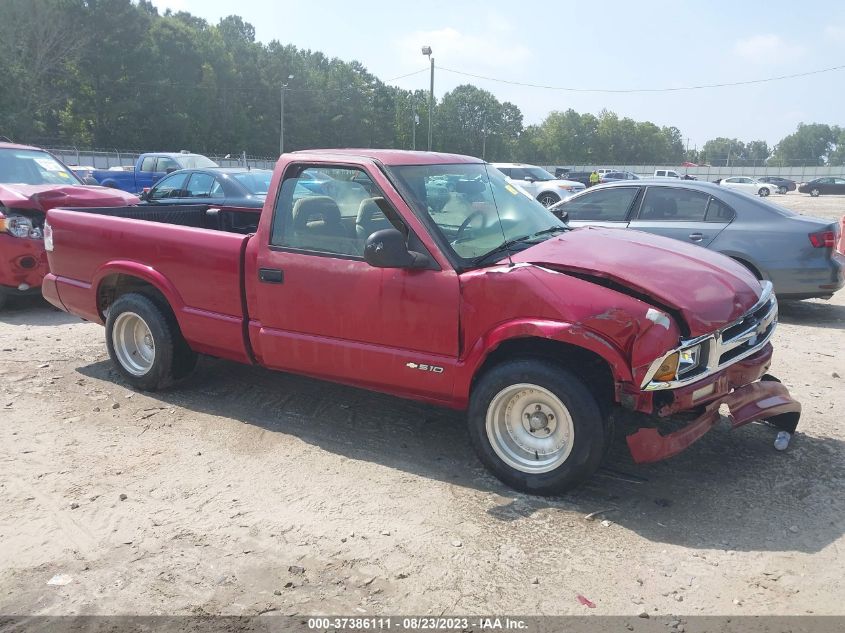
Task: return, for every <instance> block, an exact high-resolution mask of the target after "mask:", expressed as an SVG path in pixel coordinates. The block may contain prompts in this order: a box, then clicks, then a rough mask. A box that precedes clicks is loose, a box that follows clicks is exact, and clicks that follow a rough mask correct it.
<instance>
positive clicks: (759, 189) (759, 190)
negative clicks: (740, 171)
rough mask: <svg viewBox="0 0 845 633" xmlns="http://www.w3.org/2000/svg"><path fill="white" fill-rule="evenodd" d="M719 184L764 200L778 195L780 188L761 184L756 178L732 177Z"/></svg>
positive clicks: (765, 183) (766, 183) (769, 184)
mask: <svg viewBox="0 0 845 633" xmlns="http://www.w3.org/2000/svg"><path fill="white" fill-rule="evenodd" d="M719 184H720V185H722V186H723V187H728V188H730V189H739V190H740V191H744V192H745V193H750V194H754V195H758V196H760V197H762V198H765V197H766V196H770V195H772V194H773V193H777V190H778V186H777V185H773V184H771V183H768V182H760V181H759V180H757V179H756V178H749V177H748V176H731V177H730V178H722V180H720V181H719Z"/></svg>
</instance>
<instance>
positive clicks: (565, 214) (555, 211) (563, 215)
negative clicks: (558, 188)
mask: <svg viewBox="0 0 845 633" xmlns="http://www.w3.org/2000/svg"><path fill="white" fill-rule="evenodd" d="M549 211H551V212H552V215H554V216H555V217H556V218H557V219H558V220H560V221H561V222H563V223H565V224H568V223H569V211H567V210H566V209H562V208H561V207H558V208H555V207H553V206H552V207H549Z"/></svg>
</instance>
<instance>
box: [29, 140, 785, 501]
mask: <svg viewBox="0 0 845 633" xmlns="http://www.w3.org/2000/svg"><path fill="white" fill-rule="evenodd" d="M309 170H318V171H319V172H321V173H324V174H327V175H328V176H330V177H331V178H332V179H334V180H335V181H336V183H337V186H335V187H332V188H331V190H330V192H327V191H325V190H322V189H321V190H318V191H314V189H313V188H309V187H308V186H307V185H308V184H309V183H311V182H312V179H313V176H312V175H311V173H313V172H310V173H309ZM444 191H446V192H448V195H447V197H446V199H445V200H441V199H440V198H441V197H442V195H443V192H444ZM435 192H436V193H435ZM431 195H436V196H437V197H438V201H439V202H441V203H442V204H438V205H436V208H435V207H434V206H432V205H431V204H429V200H428V198H429V197H430V196H431ZM244 213H248V214H250V217H251V218H252V220H251V221H244V220H243V219H242V218H243V217H244V216H243V214H244ZM239 218H241V219H240V220H239ZM256 224H257V229H256V228H254V227H255V226H256ZM238 227H241V228H238ZM45 243H46V246H47V251H48V258H49V261H50V270H51V272H50V274H49V275H47V278H46V279H45V282H44V296H45V297H46V298H47V299H48V300H49V301H50V302H51V303H53V304H54V305H55V306H57V307H59V308H61V309H63V310H66V311H68V312H71V313H73V314H76V315H78V316H81V317H83V318H85V319H87V320H89V321H94V322H97V323H100V324H103V325H105V327H106V345H107V347H108V350H109V354H110V356H111V358H112V360H113V362H114V363H115V365H116V367H117V368H118V370H119V371H120V372H121V373H122V375H123V376H124V378H125V379H126V380H127V381H128V382H129V383H130V384H132V385H134V386H135V387H137V388H139V389H146V390H155V389H161V388H164V387H167V386H169V385H171V384H173V383H174V381H177V380H179V379H180V378H184V377H185V376H186V375H188V374H189V373H190V372H191V370H192V369H193V367H194V364H195V362H196V357H197V354H209V355H212V356H218V357H221V358H226V359H230V360H234V361H238V362H242V363H247V364H257V365H262V366H264V367H268V368H271V369H277V370H281V371H287V372H293V373H299V374H303V375H308V376H312V377H316V378H322V379H326V380H332V381H336V382H341V383H346V384H350V385H355V386H358V387H363V388H366V389H371V390H374V391H381V392H385V393H390V394H394V395H397V396H401V397H406V398H413V399H416V400H422V401H426V402H429V403H433V404H437V405H442V406H446V407H451V408H455V409H467V410H468V418H469V433H470V437H471V440H472V442H473V444H474V446H475V448H476V451H477V453H478V455H479V457H480V459H481V461H482V462H483V463H484V464H485V465H486V466H487V467H488V468H489V469H490V470H491V471H492V472H493V473H494V474H495V475H496V476H497V477H499V478H500V479H501V480H502V481H504V482H506V483H508V484H510V485H511V486H513V487H515V488H518V489H520V490H524V491H529V492H532V493H541V494H553V493H558V492H560V491H562V490H565V489H567V488H568V487H570V486H572V485H574V484H576V483H578V482H580V481H582V480H584V479H585V478H587V477H589V476H590V475H591V474H592V472H593V471H594V470H595V469H596V468H597V467H598V465H599V463H600V461H601V459H602V457H603V455H604V453H605V446H606V444H607V442H608V441H609V440H610V438H611V437H612V433H611V430H612V428H611V427H612V425H613V424H614V421H613V420H614V416H612V415H611V413H612V411H613V409H614V408H615V407H623V408H626V409H629V410H632V411H636V412H639V413H642V414H646V415H644V416H641V417H640V418H639V419H641V420H642V426H643V428H640V429H639V430H638V431H637V432H636V433H632V434H631V435H629V437H628V445H629V447H630V450H631V452H632V454H633V457H634V458H635V459H636V460H637V461H641V462H648V461H655V460H659V459H664V458H666V457H670V456H672V455H675V454H677V453H679V452H680V451H681V450H683V449H684V448H685V447H687V446H689V445H690V444H692V443H693V442H694V441H696V440H697V439H698V438H700V437H701V436H702V435H703V434H704V433H706V432H707V431H708V430H710V429H711V428H712V427H713V426H714V425H715V424H716V423H717V422H718V421H719V419H720V416H719V406H720V405H722V404H726V405H728V406H729V407H730V410H731V421H732V424H733V426H734V427H737V426H740V425H742V424H746V423H748V422H750V421H752V420H759V419H764V418H765V419H768V420H770V421H771V422H772V423H774V424H775V425H777V426H779V427H780V428H784V429H786V430H789V431H794V429H795V424H797V421H798V416H799V412H800V410H801V406H800V404H798V403H797V402H796V401H795V400H793V399H792V398H791V397H790V396H789V393H788V391H787V389H786V388H785V387H784V386H783V385H781V384H780V383H778V382H775V381H772V380H761V378H763V377H764V375H765V374H766V372H767V371H768V368H769V366H770V364H771V358H772V345H771V343H770V342H769V341H770V338H771V336H772V333H773V332H774V328H775V325H776V323H777V301H776V299H775V297H774V295H773V294H772V291H771V284H769V283H768V282H762V285H761V283H760V282H758V281H757V279H756V278H755V277H754V276H753V275H752V274H751V273H750V272H748V270H747V269H745V268H744V267H743V266H741V265H740V264H737V263H736V262H734V261H732V260H730V259H728V258H727V257H724V256H722V255H719V254H716V253H712V252H710V251H707V250H705V249H702V248H699V247H697V246H693V245H687V244H681V243H678V242H677V241H675V240H671V239H669V238H664V237H660V236H654V235H649V234H646V233H639V232H629V231H624V230H617V229H607V228H593V227H589V228H581V229H574V230H573V229H570V228H568V227H567V226H566V225H565V224H563V223H562V222H561V221H560V220H558V219H557V218H555V217H554V216H553V215H552V214H550V213H549V212H548V211H547V210H546V209H545V208H544V207H542V206H541V205H540V204H539V203H538V202H537V201H536V200H533V199H532V198H531V197H529V196H526V195H525V194H524V193H522V192H521V191H519V190H518V189H516V188H515V187H513V186H512V185H511V184H509V183H508V182H507V180H506V179H505V178H504V176H503V175H502V174H500V173H499V172H498V171H496V170H495V169H493V168H491V167H490V166H488V165H487V164H485V163H484V162H482V161H480V160H478V159H475V158H470V157H467V156H457V155H449V154H433V153H423V152H403V151H393V150H323V151H310V152H302V153H298V152H297V153H293V154H285V155H283V156H282V157H281V158H280V159H279V161H278V163H277V164H276V169H275V172H274V175H273V179H272V181H271V185H270V190H269V192H268V195H267V199H266V203H265V205H264V208H263V209H262V210H260V211H258V210H256V211H248V210H243V209H241V210H237V209H230V210H226V209H223V208H220V207H217V206H214V205H212V204H209V205H204V206H193V207H185V208H183V209H181V210H179V211H176V210H174V209H172V208H168V209H160V208H149V207H147V208H143V207H130V208H125V209H109V210H101V209H81V210H76V211H75V210H72V209H52V210H51V211H49V212H48V214H47V225H46V226H45ZM374 402H375V401H374ZM675 416H681V419H683V420H686V421H687V422H688V423H687V425H686V426H685V427H683V428H681V429H680V430H675V431H670V425H669V424H668V423H669V421H670V420H672V418H674V417H675ZM679 422H681V420H675V421H674V424H677V423H679ZM661 431H662V432H661Z"/></svg>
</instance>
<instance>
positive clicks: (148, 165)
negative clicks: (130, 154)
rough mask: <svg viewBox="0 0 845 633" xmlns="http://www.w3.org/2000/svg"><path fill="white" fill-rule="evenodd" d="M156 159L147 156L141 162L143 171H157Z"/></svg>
mask: <svg viewBox="0 0 845 633" xmlns="http://www.w3.org/2000/svg"><path fill="white" fill-rule="evenodd" d="M155 167H156V157H155V156H147V157H146V158H144V160H142V161H141V171H155Z"/></svg>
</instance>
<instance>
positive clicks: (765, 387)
mask: <svg viewBox="0 0 845 633" xmlns="http://www.w3.org/2000/svg"><path fill="white" fill-rule="evenodd" d="M762 285H763V292H762V294H761V296H760V299H759V300H758V302H757V303H756V304H755V305H754V306H753V307H752V308H751V310H749V311H748V312H747V313H746V314H745V315H743V316H742V317H741V318H740V319H738V320H736V321H734V322H733V323H730V324H728V325H727V326H725V327H723V328H720V329H719V330H718V331H716V332H714V333H712V334H708V335H705V336H700V337H697V338H695V339H692V340H686V341H682V342H681V344H680V345H679V346H678V347H677V348H675V349H673V350H670V351H669V352H667V353H666V354H664V355H663V356H661V357H659V358H657V359H655V360H654V361H653V362H652V363H651V364H650V365H649V366H648V368H647V369H646V371H645V374H644V376H643V377H642V381H641V383H640V388H639V389H638V390H635V389H633V388H631V389H628V390H627V391H623V393H622V394H621V401H622V404H623V405H624V406H626V407H627V408H630V409H633V410H636V411H640V412H643V413H652V414H654V415H656V416H658V418H668V417H669V416H673V415H675V414H679V413H683V412H690V411H696V410H701V413H700V415H698V416H697V417H696V418H695V419H693V420H692V422H690V423H689V424H688V425H687V426H685V427H684V428H682V429H680V430H678V431H675V432H673V433H669V434H666V435H661V434H660V432H659V430H658V429H657V428H641V429H640V430H639V431H637V432H636V433H634V434H632V435H629V436H628V437H627V442H628V447H629V449H630V451H631V455H632V457H633V458H634V461H636V462H638V463H644V462H654V461H659V460H662V459H666V458H668V457H672V456H673V455H677V454H678V453H680V452H681V451H683V450H684V449H685V448H687V447H688V446H690V445H691V444H692V443H693V442H695V441H697V440H698V439H700V438H701V437H702V436H703V435H704V434H705V433H707V431H709V430H710V429H711V428H713V427H714V426H715V425H716V424H717V423H718V422H719V420H720V419H721V415H720V413H719V409H720V407H721V406H722V405H727V407H728V409H729V410H730V414H729V415H728V419H729V421H730V424H731V427H732V428H737V427H739V426H742V425H744V424H747V423H749V422H752V421H755V420H767V421H769V422H771V423H773V424H774V425H775V426H777V427H778V428H781V429H782V430H785V431H788V432H790V433H792V432H794V431H795V427H796V425H797V424H798V419H799V417H800V414H801V405H800V403H798V402H797V401H796V400H794V399H792V397H791V396H790V395H789V392H788V391H787V389H786V387H784V386H783V385H781V384H780V383H779V382H777V380H776V379H774V378H773V377H770V376H768V375H767V374H766V372H767V371H768V369H769V366H770V365H771V358H772V346H771V344H770V342H769V340H770V339H771V337H772V335H773V334H774V330H775V326H776V325H777V299H776V298H775V295H774V293H773V292H772V285H771V283H769V282H766V281H764V282H762ZM761 379H762V380H761ZM757 381H759V382H757Z"/></svg>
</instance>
